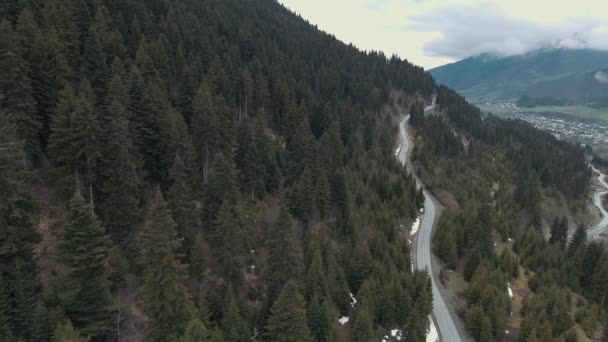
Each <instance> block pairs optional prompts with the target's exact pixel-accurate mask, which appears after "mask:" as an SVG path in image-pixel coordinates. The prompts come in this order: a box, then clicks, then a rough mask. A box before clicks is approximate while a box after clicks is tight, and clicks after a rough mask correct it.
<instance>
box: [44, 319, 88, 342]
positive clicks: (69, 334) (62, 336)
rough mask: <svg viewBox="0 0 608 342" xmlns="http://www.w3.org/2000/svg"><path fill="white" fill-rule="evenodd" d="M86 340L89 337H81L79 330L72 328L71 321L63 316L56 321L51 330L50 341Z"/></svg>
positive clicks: (82, 341) (81, 341)
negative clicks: (51, 337)
mask: <svg viewBox="0 0 608 342" xmlns="http://www.w3.org/2000/svg"><path fill="white" fill-rule="evenodd" d="M66 341H69V342H88V341H89V339H88V338H86V337H83V336H82V335H81V334H80V332H79V331H78V330H77V329H75V328H74V326H73V325H72V322H71V321H70V320H69V319H67V318H65V319H63V320H62V321H61V322H59V323H57V325H56V326H55V330H54V331H53V339H52V342H66Z"/></svg>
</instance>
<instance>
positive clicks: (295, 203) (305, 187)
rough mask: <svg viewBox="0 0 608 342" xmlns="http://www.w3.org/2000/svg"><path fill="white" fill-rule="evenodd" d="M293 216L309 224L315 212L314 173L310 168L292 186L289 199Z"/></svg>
mask: <svg viewBox="0 0 608 342" xmlns="http://www.w3.org/2000/svg"><path fill="white" fill-rule="evenodd" d="M287 203H288V205H289V211H290V212H291V214H292V215H293V216H294V217H296V218H298V219H300V220H301V221H303V222H308V220H309V219H310V216H311V215H312V213H313V211H314V210H315V203H316V202H315V193H314V185H313V178H312V173H311V171H310V169H309V168H306V169H305V170H304V172H302V174H301V175H300V176H299V178H298V180H297V181H296V182H295V183H294V184H293V185H292V186H291V188H290V190H289V194H288V198H287Z"/></svg>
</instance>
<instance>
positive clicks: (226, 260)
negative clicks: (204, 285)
mask: <svg viewBox="0 0 608 342" xmlns="http://www.w3.org/2000/svg"><path fill="white" fill-rule="evenodd" d="M240 229H241V228H240V223H239V220H238V215H237V213H236V211H235V208H234V205H233V204H231V203H229V202H224V203H223V204H222V206H221V207H220V210H219V212H218V214H217V217H216V219H215V221H214V223H213V228H212V231H211V234H210V239H211V242H212V246H213V248H214V254H215V256H216V262H217V264H218V266H219V269H218V271H219V272H220V273H221V274H223V275H225V276H226V277H227V279H229V280H230V281H233V282H234V283H238V281H239V280H240V277H241V272H242V271H241V261H240V260H239V259H240V255H241V254H242V248H241V244H240V241H241V238H240Z"/></svg>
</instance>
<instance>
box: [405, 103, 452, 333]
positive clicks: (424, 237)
mask: <svg viewBox="0 0 608 342" xmlns="http://www.w3.org/2000/svg"><path fill="white" fill-rule="evenodd" d="M431 108H432V107H431ZM425 110H428V109H426V108H425ZM409 118H410V116H409V115H408V116H407V117H405V118H404V119H403V120H402V121H401V122H400V123H399V137H400V140H401V141H400V143H401V148H400V149H399V150H398V153H397V157H398V158H399V161H400V162H401V163H402V164H403V165H406V166H408V169H410V165H409V155H410V151H411V148H412V145H413V144H412V143H411V142H410V139H409V137H408V134H407V123H408V121H409ZM416 183H417V184H418V187H420V186H421V183H420V181H419V180H418V178H417V177H416ZM435 216H436V208H435V203H434V202H433V198H432V197H431V195H430V194H429V192H428V191H426V190H425V191H424V217H423V218H422V222H421V224H420V230H419V231H418V239H417V243H416V267H417V268H418V269H420V270H424V269H427V270H428V272H429V274H430V276H431V286H432V288H433V313H432V315H433V317H434V321H435V324H436V326H437V330H438V331H439V336H440V338H441V340H442V341H444V342H452V341H454V342H456V341H458V342H460V341H462V339H461V338H460V335H459V333H458V329H457V328H456V325H455V324H454V320H453V318H452V316H451V314H450V311H449V310H448V308H447V306H446V304H445V301H444V300H443V297H441V293H440V292H439V289H438V288H437V284H436V283H435V279H434V278H433V272H432V262H431V261H432V259H431V233H432V231H433V223H434V222H435Z"/></svg>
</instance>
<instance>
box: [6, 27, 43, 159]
mask: <svg viewBox="0 0 608 342" xmlns="http://www.w3.org/2000/svg"><path fill="white" fill-rule="evenodd" d="M22 55H23V51H22V49H21V42H20V41H19V40H18V36H17V35H16V33H15V32H14V31H13V29H12V28H11V25H10V24H9V23H8V22H7V21H6V20H3V21H2V22H0V74H2V78H1V79H0V110H4V111H5V112H6V113H9V114H10V115H12V116H14V118H15V122H16V124H17V133H18V135H19V137H20V138H21V139H23V140H24V141H25V144H24V148H25V150H26V151H27V153H28V155H29V156H30V158H34V159H35V158H38V157H40V156H39V153H40V141H39V138H38V134H39V131H40V129H41V127H42V125H41V122H40V118H39V117H38V115H37V113H36V107H35V105H36V103H35V101H34V97H33V89H32V85H31V81H30V78H29V68H28V62H27V61H26V60H24V59H23V57H22Z"/></svg>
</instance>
